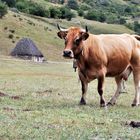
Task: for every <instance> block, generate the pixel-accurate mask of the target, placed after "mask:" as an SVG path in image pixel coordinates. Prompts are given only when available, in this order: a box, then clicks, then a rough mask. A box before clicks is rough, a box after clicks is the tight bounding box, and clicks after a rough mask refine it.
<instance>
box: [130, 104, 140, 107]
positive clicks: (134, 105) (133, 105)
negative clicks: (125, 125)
mask: <svg viewBox="0 0 140 140" xmlns="http://www.w3.org/2000/svg"><path fill="white" fill-rule="evenodd" d="M131 106H132V107H136V106H140V104H135V103H133V104H132V105H131Z"/></svg>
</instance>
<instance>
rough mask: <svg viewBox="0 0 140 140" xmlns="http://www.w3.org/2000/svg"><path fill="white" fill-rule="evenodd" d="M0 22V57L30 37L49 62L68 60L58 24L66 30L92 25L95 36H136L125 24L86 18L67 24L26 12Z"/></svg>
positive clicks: (12, 14) (90, 27)
mask: <svg viewBox="0 0 140 140" xmlns="http://www.w3.org/2000/svg"><path fill="white" fill-rule="evenodd" d="M0 20H1V22H0V55H9V53H10V52H11V49H12V48H14V47H15V45H16V43H17V41H18V40H19V39H21V38H22V37H30V38H31V39H33V41H34V42H35V43H36V44H37V45H38V47H39V49H40V50H41V51H42V52H43V54H44V55H45V57H46V58H47V59H49V60H58V61H64V59H63V58H62V56H61V53H62V50H63V47H64V42H63V40H61V39H59V38H58V37H57V31H58V29H57V27H56V24H57V23H59V24H60V25H61V26H62V27H65V28H67V27H69V26H83V27H84V26H85V25H88V28H89V31H90V32H92V33H95V34H99V33H131V34H133V33H134V32H133V31H131V30H129V29H128V28H126V27H124V26H122V25H113V24H106V23H100V22H96V21H89V20H85V19H83V18H78V19H77V18H74V19H72V21H67V20H60V19H50V18H41V17H37V16H30V15H25V14H23V13H19V14H17V13H14V12H11V11H9V12H8V14H7V15H6V16H5V17H4V18H3V19H0Z"/></svg>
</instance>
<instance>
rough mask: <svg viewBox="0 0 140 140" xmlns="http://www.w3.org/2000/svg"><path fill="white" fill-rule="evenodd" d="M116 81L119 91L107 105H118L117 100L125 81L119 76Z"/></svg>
mask: <svg viewBox="0 0 140 140" xmlns="http://www.w3.org/2000/svg"><path fill="white" fill-rule="evenodd" d="M115 81H116V84H117V90H116V92H115V94H114V96H113V97H112V98H111V100H110V101H109V102H108V104H107V105H114V104H115V103H116V100H117V98H118V97H119V95H120V92H121V88H122V82H123V79H122V77H120V76H117V77H115Z"/></svg>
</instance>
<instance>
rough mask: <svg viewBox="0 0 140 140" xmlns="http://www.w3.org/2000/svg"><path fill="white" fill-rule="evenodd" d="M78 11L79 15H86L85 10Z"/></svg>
mask: <svg viewBox="0 0 140 140" xmlns="http://www.w3.org/2000/svg"><path fill="white" fill-rule="evenodd" d="M77 12H78V15H79V16H81V17H82V16H84V11H83V10H81V9H79V10H78V11H77Z"/></svg>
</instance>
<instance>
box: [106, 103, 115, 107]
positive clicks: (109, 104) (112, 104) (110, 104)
mask: <svg viewBox="0 0 140 140" xmlns="http://www.w3.org/2000/svg"><path fill="white" fill-rule="evenodd" d="M114 105H115V103H111V102H108V103H107V106H114Z"/></svg>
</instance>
